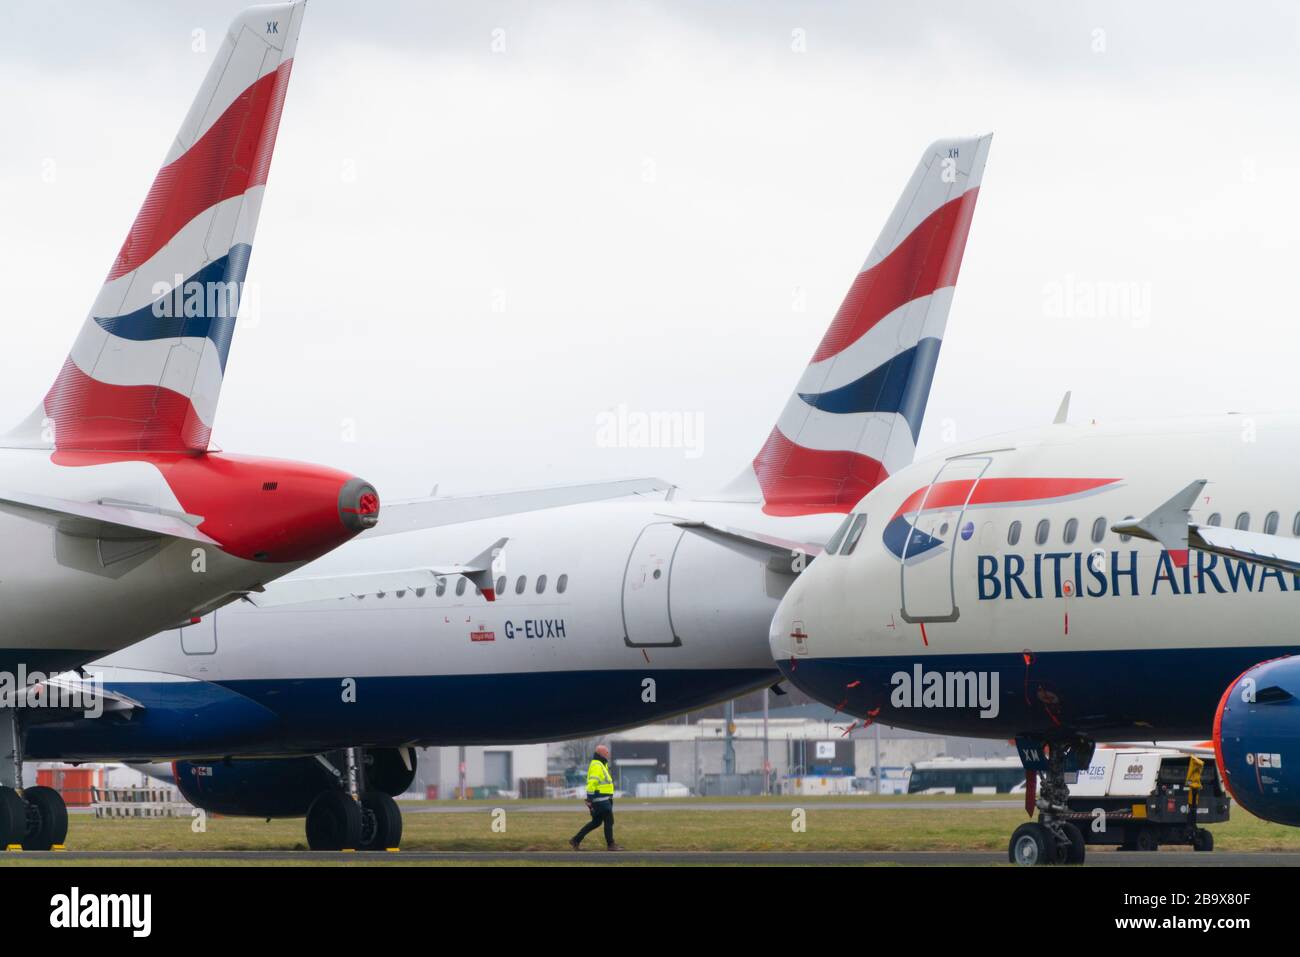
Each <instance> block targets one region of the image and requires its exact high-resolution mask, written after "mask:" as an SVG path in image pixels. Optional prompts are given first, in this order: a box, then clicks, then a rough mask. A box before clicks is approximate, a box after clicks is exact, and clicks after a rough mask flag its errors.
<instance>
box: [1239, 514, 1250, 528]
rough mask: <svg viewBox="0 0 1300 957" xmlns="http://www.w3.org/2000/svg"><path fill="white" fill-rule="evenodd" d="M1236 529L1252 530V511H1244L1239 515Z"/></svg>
mask: <svg viewBox="0 0 1300 957" xmlns="http://www.w3.org/2000/svg"><path fill="white" fill-rule="evenodd" d="M1236 529H1237V531H1239V532H1248V531H1250V512H1242V513H1241V514H1240V515H1238V516H1237V523H1236Z"/></svg>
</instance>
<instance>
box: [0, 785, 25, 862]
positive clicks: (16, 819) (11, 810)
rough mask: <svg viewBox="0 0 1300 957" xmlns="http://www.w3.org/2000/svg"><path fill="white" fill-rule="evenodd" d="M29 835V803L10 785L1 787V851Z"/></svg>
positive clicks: (20, 842)
mask: <svg viewBox="0 0 1300 957" xmlns="http://www.w3.org/2000/svg"><path fill="white" fill-rule="evenodd" d="M26 837H27V804H26V802H25V801H23V799H22V796H21V795H20V794H19V793H18V792H17V791H15V790H14V789H13V788H10V787H0V851H3V850H4V849H5V848H7V847H9V846H10V845H11V844H22V842H23V839H24V838H26Z"/></svg>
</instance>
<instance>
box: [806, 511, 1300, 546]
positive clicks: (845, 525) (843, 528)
mask: <svg viewBox="0 0 1300 957" xmlns="http://www.w3.org/2000/svg"><path fill="white" fill-rule="evenodd" d="M1296 519H1297V521H1300V515H1298V516H1296ZM852 524H853V513H852V512H849V514H847V515H845V516H844V521H842V522H840V527H839V528H837V529H835V534H834V535H832V536H831V540H830V541H829V542H827V543H826V551H825V553H826V554H827V555H834V554H835V553H836V552H837V551H839V547H840V542H842V541H844V533H845V532H847V531H848V530H849V526H850V525H852Z"/></svg>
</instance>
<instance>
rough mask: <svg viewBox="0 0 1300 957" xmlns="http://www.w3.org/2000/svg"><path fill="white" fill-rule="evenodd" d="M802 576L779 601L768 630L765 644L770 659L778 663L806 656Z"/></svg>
mask: <svg viewBox="0 0 1300 957" xmlns="http://www.w3.org/2000/svg"><path fill="white" fill-rule="evenodd" d="M803 581H804V579H803V576H802V575H801V576H800V577H799V578H797V579H795V581H794V584H792V585H791V586H790V590H789V591H787V592H786V593H785V597H784V598H782V599H781V604H779V605H778V606H777V608H776V614H774V615H773V616H772V624H771V626H770V627H769V628H768V632H767V642H768V646H769V648H770V649H771V651H772V658H773V659H774V660H775V661H777V662H778V663H780V662H783V661H789V660H790V659H791V658H795V657H797V656H798V655H801V654H807V651H808V648H807V631H806V628H805V626H804V620H803V615H804V611H803V608H804V602H803V592H804V588H803Z"/></svg>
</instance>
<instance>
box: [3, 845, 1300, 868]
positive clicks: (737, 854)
mask: <svg viewBox="0 0 1300 957" xmlns="http://www.w3.org/2000/svg"><path fill="white" fill-rule="evenodd" d="M180 861H185V862H195V863H214V864H215V863H222V862H238V863H241V864H355V865H363V866H364V865H370V866H385V865H403V864H405V865H410V864H582V865H610V864H637V865H650V866H653V865H673V866H681V865H692V864H695V865H703V866H717V865H723V866H746V865H749V866H753V865H758V866H769V867H770V866H780V867H788V866H799V865H816V866H826V865H832V866H834V865H840V866H864V865H866V866H889V865H894V866H903V867H918V866H921V867H925V866H948V867H952V866H957V867H962V866H965V867H988V866H991V865H1006V866H1008V867H1009V866H1010V865H1009V864H1007V856H1006V853H1005V852H1002V853H998V852H994V851H636V850H627V851H617V852H613V853H611V852H609V851H605V850H603V849H599V848H593V849H591V850H588V851H578V852H574V851H396V852H373V851H372V852H368V853H363V852H343V851H340V852H328V851H316V852H311V851H252V850H244V851H22V852H9V853H7V854H5V855H3V856H0V863H5V864H18V863H22V862H31V863H33V864H69V863H75V864H101V863H102V864H110V863H112V864H166V863H168V862H180ZM1085 866H1092V867H1245V866H1249V867H1296V866H1300V852H1294V851H1288V852H1275V851H1260V852H1249V851H1238V852H1229V853H1209V854H1198V853H1195V852H1192V851H1153V852H1149V853H1143V852H1138V851H1126V852H1120V851H1109V850H1099V851H1096V852H1094V853H1092V854H1090V855H1089V857H1088V860H1087V863H1086V864H1085Z"/></svg>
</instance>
